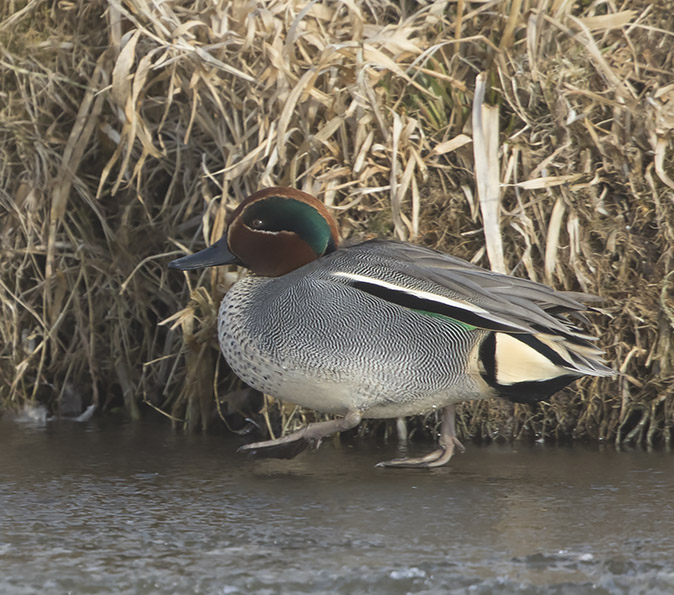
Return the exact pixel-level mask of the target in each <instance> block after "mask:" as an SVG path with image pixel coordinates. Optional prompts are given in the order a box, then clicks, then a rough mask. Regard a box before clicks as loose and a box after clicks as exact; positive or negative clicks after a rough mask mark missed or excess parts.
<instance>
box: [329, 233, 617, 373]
mask: <svg viewBox="0 0 674 595" xmlns="http://www.w3.org/2000/svg"><path fill="white" fill-rule="evenodd" d="M340 252H342V255H341V256H340V254H339V253H340ZM334 254H335V259H334V261H333V262H332V264H331V265H330V266H329V268H330V269H331V274H332V275H334V276H335V277H337V278H339V279H340V280H341V282H344V283H348V284H349V285H351V286H353V287H354V288H356V289H358V290H361V291H365V292H367V293H369V294H371V295H374V296H376V297H378V298H380V299H384V300H386V301H389V302H392V303H396V304H398V305H400V306H403V307H406V308H411V309H414V310H419V311H422V312H426V313H429V314H433V315H438V316H446V317H448V318H452V319H454V320H458V321H460V322H462V323H464V324H466V325H470V326H473V327H477V328H482V329H486V330H492V331H496V332H503V333H507V334H514V335H518V336H519V337H520V339H521V340H522V338H523V337H525V336H526V335H529V336H532V337H534V338H535V339H536V340H537V341H541V342H542V343H544V344H545V345H546V346H548V347H550V348H551V349H553V351H555V352H556V353H558V354H559V355H560V356H561V357H562V358H563V359H564V360H565V361H566V362H568V363H569V364H572V366H573V368H575V369H576V370H577V371H578V372H580V373H584V374H592V375H608V374H612V373H613V371H612V370H610V369H609V368H607V367H606V366H604V364H603V363H602V361H601V357H600V356H601V354H602V352H601V350H599V349H597V348H596V347H595V346H594V345H592V343H591V342H592V341H594V340H596V339H595V338H594V337H592V336H591V335H588V334H587V333H586V332H584V331H583V330H582V329H580V328H579V327H578V326H577V325H576V324H575V323H574V322H572V320H571V318H578V317H579V315H580V317H581V319H582V314H581V313H582V312H583V311H585V310H587V309H588V308H587V306H586V305H585V304H584V303H583V302H588V301H594V300H596V298H594V296H588V295H585V294H582V293H578V292H573V293H571V292H563V291H555V290H554V289H551V288H550V287H547V286H545V285H542V284H540V283H536V282H534V281H531V280H528V279H522V278H519V277H511V276H509V275H503V274H500V273H495V272H493V271H488V270H486V269H483V268H481V267H478V266H476V265H473V264H471V263H469V262H466V261H465V260H462V259H460V258H456V257H454V256H450V255H448V254H444V253H441V252H437V251H435V250H431V249H429V248H423V247H421V246H414V245H412V244H407V243H403V242H396V241H386V240H372V241H369V242H364V243H362V244H358V245H355V246H350V247H348V248H345V249H344V250H343V251H341V250H340V251H337V252H336V253H334Z"/></svg>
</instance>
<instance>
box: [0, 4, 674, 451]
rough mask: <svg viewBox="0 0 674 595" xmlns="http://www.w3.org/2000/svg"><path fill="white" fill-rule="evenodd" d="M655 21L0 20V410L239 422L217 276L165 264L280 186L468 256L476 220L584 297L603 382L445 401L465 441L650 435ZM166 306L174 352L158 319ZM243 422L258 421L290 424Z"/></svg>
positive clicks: (664, 273) (470, 9) (659, 140)
mask: <svg viewBox="0 0 674 595" xmlns="http://www.w3.org/2000/svg"><path fill="white" fill-rule="evenodd" d="M672 31H674V15H672V14H671V10H668V7H667V2H665V1H664V0H659V1H657V2H650V1H646V0H638V1H636V2H632V3H630V10H614V9H613V5H611V4H608V3H582V5H581V6H579V5H578V3H570V2H562V1H553V2H543V3H533V2H531V1H530V0H521V1H519V0H518V1H515V2H510V3H505V2H477V1H472V2H471V1H467V0H458V1H457V2H452V3H431V4H413V5H408V4H404V3H403V4H400V3H393V2H388V1H386V0H375V1H374V2H368V3H364V2H360V1H353V2H346V3H342V2H331V1H326V2H321V3H312V2H304V1H302V2H300V1H285V2H278V1H274V0H267V1H264V2H263V1H262V0H258V1H256V2H253V3H250V2H243V1H242V0H231V1H225V0H215V1H213V0H211V1H209V2H206V1H205V0H166V1H164V2H161V3H148V2H146V1H145V0H109V1H107V2H106V1H104V0H97V1H93V2H92V1H88V0H74V1H73V2H69V3H50V2H47V1H46V0H29V1H27V2H18V1H10V2H6V3H4V4H2V5H1V6H0V205H1V208H2V219H1V221H2V228H3V233H2V238H1V240H0V241H1V242H2V248H1V252H0V259H1V260H2V269H1V270H2V274H1V276H0V301H1V304H2V324H1V325H0V333H1V341H2V344H1V345H0V348H1V349H2V351H1V356H2V357H1V358H0V378H1V382H0V399H1V400H2V403H3V406H4V407H5V408H20V407H21V406H22V405H23V404H24V403H26V402H30V401H34V400H36V399H37V400H40V401H43V402H46V403H48V404H49V405H50V406H51V407H58V406H59V404H61V405H63V401H64V399H66V400H67V399H69V398H71V397H69V396H68V395H73V394H75V395H79V398H80V399H81V400H82V401H84V402H90V401H93V402H96V403H97V404H99V406H100V407H101V408H102V409H104V410H111V409H116V408H121V409H124V410H125V411H126V412H127V413H129V414H131V415H132V416H138V415H140V409H139V404H140V403H142V402H143V401H145V402H147V403H149V404H151V405H152V406H153V407H154V408H157V409H160V410H162V411H164V412H165V413H166V414H167V415H169V416H171V417H172V419H174V420H178V421H176V422H175V423H184V424H186V425H187V426H188V427H191V428H205V427H207V426H209V425H211V424H213V423H215V420H217V419H218V417H221V418H224V419H225V420H226V421H227V422H228V423H229V424H230V426H231V427H232V428H233V429H235V430H236V429H237V427H239V426H241V425H242V424H243V422H242V418H241V417H240V416H239V415H238V414H237V411H239V410H241V409H242V407H244V406H245V404H246V403H248V404H249V406H250V402H251V400H250V399H249V398H244V397H242V396H241V393H240V392H237V391H236V390H235V389H236V387H237V386H238V384H237V381H236V380H235V379H233V378H232V377H231V375H229V374H227V373H226V370H224V367H225V366H224V365H223V364H222V362H221V360H220V359H218V358H217V351H216V345H215V342H214V335H213V321H214V317H215V314H216V307H217V303H218V301H219V298H220V297H221V296H222V294H223V292H224V291H225V289H226V288H227V287H228V286H229V285H230V284H231V283H232V282H233V280H234V279H235V276H236V274H235V273H232V272H226V271H209V272H205V273H203V274H202V275H201V277H200V278H199V281H198V287H196V288H195V287H190V288H189V291H186V290H185V289H184V285H185V280H184V279H179V278H175V276H173V275H172V276H169V275H168V274H167V271H166V269H165V263H166V261H167V260H168V259H169V257H170V256H175V255H177V254H180V253H182V252H183V251H184V250H185V249H186V248H190V249H191V248H198V247H200V246H202V245H203V244H205V243H207V242H210V241H212V240H214V239H216V238H217V237H218V236H219V235H220V234H221V233H222V231H223V229H224V224H225V216H226V212H227V210H228V209H231V208H232V206H233V205H235V204H236V203H237V202H238V201H239V200H241V199H242V198H243V197H244V196H245V195H247V194H249V193H251V192H252V191H254V190H256V189H257V188H259V187H261V186H266V185H271V184H286V185H292V186H297V187H299V188H302V189H304V190H306V191H309V192H313V193H315V194H318V195H320V196H322V197H323V198H324V200H325V202H326V204H328V205H330V206H332V207H334V209H335V213H336V214H337V215H338V218H339V221H340V225H341V228H342V232H343V234H344V235H347V236H348V235H366V234H370V233H376V234H381V235H391V234H395V235H397V236H399V237H403V238H409V239H412V240H414V241H418V242H421V243H424V244H426V245H430V246H433V247H437V248H440V249H445V250H447V251H451V252H453V253H455V254H457V255H459V256H463V257H466V258H468V259H472V260H474V261H476V262H480V263H481V264H484V265H486V264H487V261H486V259H485V250H484V241H485V240H484V235H483V233H482V226H483V224H484V225H485V230H484V231H485V233H486V235H487V238H490V239H488V242H489V243H490V244H491V242H492V240H493V241H495V242H496V244H495V246H494V247H491V248H489V258H490V260H491V261H492V264H494V266H496V267H498V268H501V267H503V268H504V269H505V270H508V271H511V272H513V273H514V274H518V275H526V276H529V277H531V278H533V279H537V280H545V281H547V282H550V283H552V284H553V285H555V286H556V287H558V288H561V289H569V290H583V291H590V292H593V293H598V294H599V295H601V296H603V297H604V298H605V299H606V301H605V305H604V307H605V309H606V311H607V312H608V314H609V315H610V318H607V317H605V316H600V317H596V318H594V317H593V323H594V325H595V326H594V329H593V330H594V332H596V333H597V334H598V335H599V336H600V337H601V344H602V345H603V346H605V347H606V348H607V350H608V355H609V359H610V360H611V362H613V364H614V365H615V366H616V367H619V368H620V370H621V371H622V372H623V375H622V376H621V377H620V379H618V380H614V381H611V380H601V381H599V380H596V379H589V380H585V381H583V382H581V383H579V385H578V387H577V388H576V389H574V390H569V391H566V392H565V393H564V394H562V395H560V396H559V397H556V398H555V399H553V400H552V401H551V403H550V404H547V405H543V406H541V407H540V408H538V409H536V410H534V411H532V410H530V409H528V408H526V407H520V406H518V407H515V408H513V407H509V406H507V405H505V404H502V403H475V404H467V405H465V406H464V407H463V409H462V411H461V415H460V417H461V420H462V428H461V429H462V431H463V432H464V434H467V435H470V436H475V437H482V438H496V437H506V438H510V437H519V436H525V435H534V436H550V437H559V438H563V437H577V438H583V439H584V438H588V439H593V440H616V441H618V442H630V443H635V444H654V443H656V442H663V441H664V442H665V443H667V444H668V445H669V444H670V442H671V439H672V426H673V424H674V397H673V396H672V386H674V382H672V380H673V379H674V348H673V347H672V344H673V342H672V330H673V327H674V315H673V314H672V312H674V289H672V288H673V287H674V282H673V281H672V276H671V271H672V270H674V266H673V265H674V257H673V248H672V246H674V223H673V222H674V190H673V189H674V183H672V177H674V174H673V173H672V170H671V154H672V150H673V148H672V129H673V128H674V73H673V72H672V67H671V65H672V64H673V63H674V61H673V58H674V56H672V53H673V50H672V49H671V48H673V47H674V44H673V43H672V42H673V41H674V34H672ZM481 72H484V73H485V75H484V77H485V78H484V80H485V82H488V83H489V90H487V92H486V103H485V104H484V107H485V108H486V110H487V112H488V113H492V114H494V117H496V116H497V117H498V123H499V129H500V130H499V132H498V136H497V144H495V143H493V141H489V142H491V143H492V144H491V145H489V143H485V144H484V146H485V147H488V146H491V151H487V152H481V154H484V155H490V157H489V160H488V166H487V169H486V171H490V172H492V173H491V174H490V175H489V176H488V177H487V178H486V179H483V177H482V174H481V173H480V172H481V171H482V170H481V169H480V168H481V165H479V164H478V163H477V162H475V161H474V158H473V150H474V148H475V150H476V151H477V150H479V146H478V145H479V139H478V136H477V134H478V131H477V130H475V126H473V129H472V130H471V122H470V114H471V106H473V105H474V104H475V103H476V101H475V88H476V80H478V81H479V80H480V79H478V74H479V73H481ZM478 103H479V102H478ZM495 124H496V122H494V124H493V125H492V127H491V130H492V131H493V130H495ZM471 140H472V141H473V142H472V143H471ZM495 155H496V156H497V158H498V163H497V162H496V161H495V159H494V156H495ZM668 157H669V158H668ZM494 172H496V173H494ZM498 172H500V173H498ZM476 175H477V180H476ZM483 182H484V183H485V186H488V188H485V193H482V191H479V192H477V193H476V191H475V190H474V189H475V188H477V189H478V190H479V189H480V188H481V185H482V183H483ZM499 182H500V185H501V187H500V190H499V187H498V185H497V184H498V183H499ZM476 194H477V196H478V198H477V199H475V198H474V196H475V195H476ZM485 196H486V197H494V196H500V198H501V206H500V209H498V210H497V209H494V208H493V207H494V204H493V203H492V204H491V207H492V208H491V210H489V209H488V205H489V204H490V203H489V199H487V202H485V200H484V197H485ZM484 207H487V211H486V212H485V210H484ZM481 208H482V211H481V210H480V209H481ZM480 213H481V214H482V218H481V217H480ZM487 213H490V214H489V215H487ZM498 242H500V243H501V248H499V247H498ZM492 254H496V255H498V254H501V255H502V256H494V257H492ZM492 258H495V259H496V260H492ZM501 259H502V263H501ZM205 288H209V289H205ZM186 303H187V306H185V304H186ZM176 312H178V314H177V315H175V317H174V319H173V322H176V323H178V324H179V326H180V327H181V328H182V330H183V337H184V341H183V340H182V339H181V338H180V334H179V333H177V332H173V331H172V330H170V324H167V325H163V326H162V325H160V324H159V322H161V321H162V320H165V319H168V318H169V317H171V316H172V315H174V314H175V313H176ZM183 352H184V353H186V354H187V356H186V358H183V357H182V355H181V353H183ZM144 364H145V365H144ZM223 395H229V396H224V397H223ZM256 399H257V397H254V398H253V399H252V402H253V404H255V403H256ZM214 404H215V405H214ZM264 412H265V415H266V416H267V417H266V419H267V420H268V423H269V424H270V425H271V426H272V427H274V428H275V429H277V430H278V429H279V428H280V427H283V428H285V429H289V428H291V427H292V426H293V424H295V423H297V422H301V421H304V419H305V416H306V415H308V414H307V412H300V411H296V410H294V409H290V410H289V409H285V408H281V407H273V408H269V407H268V408H265V409H264ZM259 423H260V425H264V424H265V423H267V422H266V421H264V420H263V419H262V418H260V422H259ZM432 425H433V419H432V418H431V419H428V420H417V421H415V422H412V423H411V426H410V427H411V434H412V435H413V434H414V433H415V432H417V430H421V429H423V428H427V427H432ZM369 428H370V429H371V431H373V432H376V431H379V428H383V430H382V431H384V432H385V433H390V432H392V428H393V426H392V425H386V424H379V425H372V426H369Z"/></svg>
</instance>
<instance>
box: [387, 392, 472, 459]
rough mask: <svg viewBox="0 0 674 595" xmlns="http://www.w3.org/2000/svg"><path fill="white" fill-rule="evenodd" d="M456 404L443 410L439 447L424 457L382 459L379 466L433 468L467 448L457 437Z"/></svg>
mask: <svg viewBox="0 0 674 595" xmlns="http://www.w3.org/2000/svg"><path fill="white" fill-rule="evenodd" d="M454 416H455V412H454V405H447V407H445V408H444V409H443V410H442V426H441V430H440V439H439V440H438V446H439V448H438V449H437V450H434V451H433V452H430V453H428V454H427V455H425V456H423V457H409V458H403V459H392V460H390V461H382V462H381V463H378V464H377V467H407V468H415V469H432V468H433V467H441V466H443V465H445V464H447V462H448V461H449V459H451V458H452V456H453V455H454V451H455V450H456V449H458V450H459V451H461V452H463V451H464V450H465V448H464V447H463V444H461V442H459V440H458V438H457V437H456V428H455V426H454Z"/></svg>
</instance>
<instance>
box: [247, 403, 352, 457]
mask: <svg viewBox="0 0 674 595" xmlns="http://www.w3.org/2000/svg"><path fill="white" fill-rule="evenodd" d="M362 418H363V416H362V415H361V413H360V411H350V412H349V413H347V414H346V415H345V416H344V417H342V418H340V419H333V420H331V421H319V422H316V423H313V424H309V425H308V426H306V427H305V428H302V429H301V430H297V432H293V433H292V434H288V435H287V436H283V437H282V438H277V439H276V440H264V441H263V442H253V443H251V444H245V445H244V446H241V447H240V448H239V449H238V450H237V452H243V453H246V454H250V455H253V456H258V457H266V458H271V459H292V458H293V457H295V456H297V455H298V454H300V453H301V452H302V451H303V450H304V449H305V448H306V447H307V446H309V445H310V444H313V445H314V446H316V447H318V445H319V444H320V442H321V440H322V439H323V438H325V437H326V436H329V435H330V434H334V433H336V432H344V431H345V430H350V429H351V428H355V427H356V426H357V425H358V424H359V423H360V420H361V419H362Z"/></svg>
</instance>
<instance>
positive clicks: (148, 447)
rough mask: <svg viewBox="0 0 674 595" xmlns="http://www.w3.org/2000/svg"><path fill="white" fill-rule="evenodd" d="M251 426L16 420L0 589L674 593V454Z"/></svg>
mask: <svg viewBox="0 0 674 595" xmlns="http://www.w3.org/2000/svg"><path fill="white" fill-rule="evenodd" d="M237 444H238V442H237V441H232V440H229V439H227V438H223V437H220V436H197V437H194V436H191V437H190V436H182V435H176V434H173V433H172V432H171V431H170V430H169V429H167V428H166V427H158V426H155V425H145V424H144V425H139V426H133V425H123V426H108V427H97V426H96V425H93V424H74V423H63V424H59V425H53V424H49V425H48V426H47V427H42V428H40V427H34V426H28V425H19V424H13V423H10V422H8V421H5V422H0V593H2V594H9V595H12V594H22V595H23V594H32V593H68V592H70V593H78V594H79V593H223V594H234V593H385V594H388V593H394V594H395V593H478V594H485V595H486V594H490V593H527V594H529V593H531V594H533V593H560V594H562V593H563V594H569V593H570V594H574V593H630V594H633V593H674V510H673V506H672V495H673V494H674V474H673V473H672V464H673V462H674V461H673V458H672V455H670V454H666V453H645V452H624V453H617V452H615V451H613V450H612V449H606V450H604V451H598V450H596V449H595V450H591V449H586V448H580V447H575V448H565V449H563V448H551V447H543V446H540V445H537V446H516V447H511V446H508V447H496V446H492V447H487V448H485V447H477V446H473V445H469V446H468V449H467V452H466V454H463V455H457V456H456V457H455V458H454V459H453V460H452V461H451V464H450V465H449V467H447V468H442V469H437V470H433V471H430V472H429V471H420V470H397V469H376V468H375V467H374V464H375V463H376V462H378V461H380V460H384V459H389V458H392V457H394V456H396V455H398V454H399V453H397V452H396V447H395V446H386V447H384V446H382V445H377V444H376V443H374V442H372V441H367V442H363V443H358V444H356V445H351V446H343V447H338V446H334V445H332V444H324V445H323V446H322V447H321V449H320V450H319V451H317V452H308V453H304V454H302V455H300V456H299V457H298V458H297V459H295V460H292V461H252V460H249V459H247V458H246V457H242V456H240V455H236V454H234V450H235V447H236V445H237ZM428 446H429V445H425V447H426V448H428ZM422 449H423V445H419V446H417V445H415V446H414V448H413V452H411V453H410V454H412V455H416V454H420V452H417V450H419V451H421V450H422Z"/></svg>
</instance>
